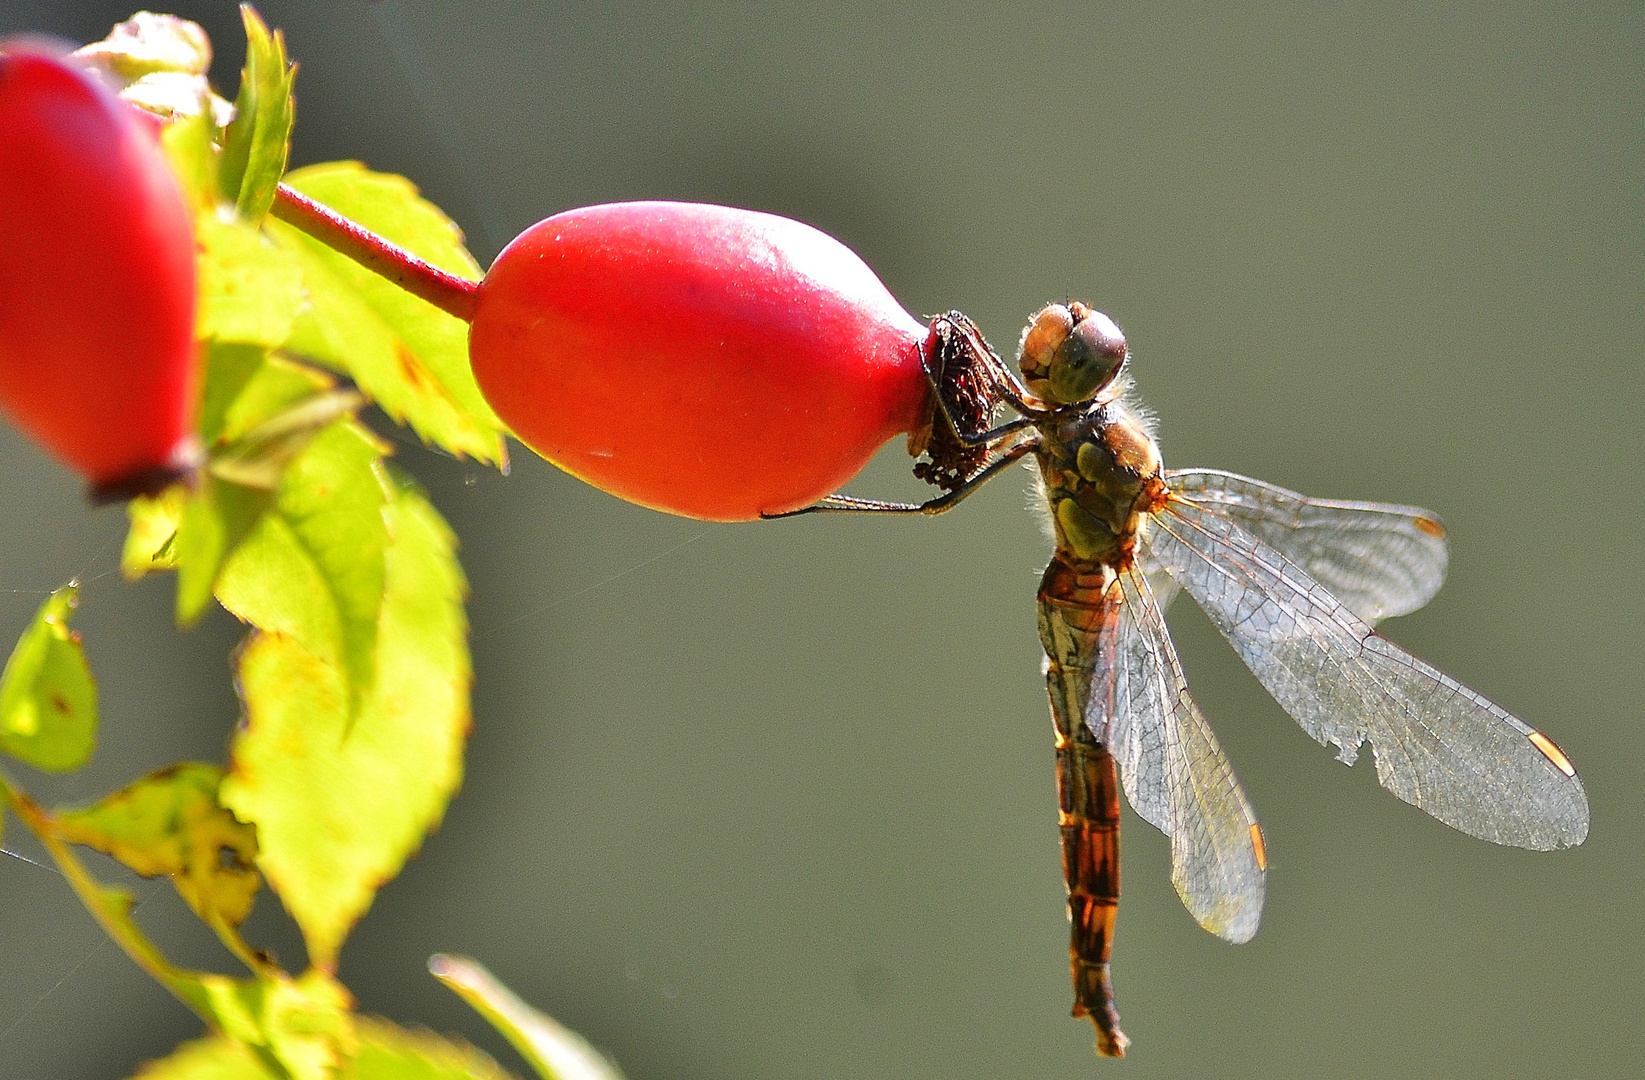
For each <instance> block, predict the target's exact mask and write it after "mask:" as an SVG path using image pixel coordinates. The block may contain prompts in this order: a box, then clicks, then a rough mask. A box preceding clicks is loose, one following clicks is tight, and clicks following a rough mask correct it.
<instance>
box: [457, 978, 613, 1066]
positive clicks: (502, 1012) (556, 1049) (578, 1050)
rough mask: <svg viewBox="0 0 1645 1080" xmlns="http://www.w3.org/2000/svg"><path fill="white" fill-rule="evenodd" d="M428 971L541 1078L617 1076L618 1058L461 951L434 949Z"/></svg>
mask: <svg viewBox="0 0 1645 1080" xmlns="http://www.w3.org/2000/svg"><path fill="white" fill-rule="evenodd" d="M428 970H429V971H430V972H431V973H432V974H433V975H434V977H435V978H436V979H439V980H440V981H441V982H443V983H445V985H446V986H447V987H448V988H449V989H451V991H452V992H454V993H455V994H456V995H457V996H458V997H460V998H462V999H463V1000H464V1001H466V1002H468V1003H469V1004H470V1005H471V1006H473V1007H474V1011H475V1012H477V1013H479V1014H480V1015H481V1016H483V1017H485V1018H486V1019H487V1020H488V1021H490V1022H491V1026H492V1027H494V1028H496V1029H497V1030H498V1031H500V1032H502V1034H503V1037H504V1038H506V1039H508V1041H509V1042H510V1043H512V1044H513V1045H514V1049H516V1050H518V1051H519V1052H520V1056H521V1057H523V1058H525V1059H526V1061H527V1062H529V1063H530V1065H531V1067H532V1068H533V1069H536V1070H537V1072H538V1074H539V1075H541V1076H542V1078H543V1080H622V1076H623V1074H622V1072H621V1071H620V1070H619V1069H618V1068H617V1063H616V1062H614V1061H612V1060H611V1059H610V1058H608V1057H606V1056H605V1055H604V1054H602V1053H600V1052H599V1051H598V1050H596V1049H594V1047H593V1046H591V1045H590V1044H589V1042H588V1040H587V1039H584V1038H583V1037H582V1036H581V1035H579V1034H577V1033H576V1032H575V1031H572V1030H571V1029H570V1028H568V1027H565V1026H564V1025H563V1024H561V1023H560V1022H559V1021H557V1020H555V1019H554V1018H553V1017H551V1016H548V1015H546V1014H544V1013H540V1012H538V1011H537V1010H536V1009H533V1008H532V1007H531V1006H530V1005H527V1004H526V1003H525V1002H524V1001H521V1000H520V999H519V997H518V996H516V995H515V993H514V991H512V990H510V989H509V988H508V987H506V986H504V985H503V984H502V983H500V982H498V981H497V978H496V976H494V975H492V974H491V972H489V971H487V970H486V969H485V968H484V967H482V966H481V965H480V964H479V963H477V962H475V961H473V960H470V959H469V958H468V957H466V956H446V955H443V954H436V955H434V956H431V957H429V958H428Z"/></svg>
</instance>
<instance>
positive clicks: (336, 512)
mask: <svg viewBox="0 0 1645 1080" xmlns="http://www.w3.org/2000/svg"><path fill="white" fill-rule="evenodd" d="M387 452H388V447H387V446H386V445H385V444H383V443H382V442H380V441H378V440H377V438H376V437H375V436H373V435H372V434H371V433H370V432H368V431H366V430H365V429H364V428H362V427H360V426H359V425H358V424H355V423H353V422H348V421H345V422H341V423H337V424H334V425H332V427H331V428H329V429H328V430H326V431H325V432H323V433H322V434H321V435H320V436H319V437H318V438H316V439H315V440H314V442H313V444H312V445H311V446H309V448H308V449H307V450H306V451H305V452H304V453H303V454H302V456H301V457H299V458H298V459H297V460H296V461H295V462H293V463H292V465H291V466H290V467H289V468H288V469H287V470H286V474H285V477H284V480H283V481H282V483H281V485H280V491H279V494H278V496H277V499H276V502H275V505H274V507H273V512H271V513H269V514H267V515H266V516H265V517H264V518H263V520H262V521H261V523H260V524H259V526H258V528H257V529H256V531H255V532H254V533H253V534H252V535H251V536H250V537H248V538H247V539H246V541H245V543H244V544H243V545H242V546H241V547H240V548H239V550H238V551H236V552H235V555H234V557H233V559H232V560H231V561H230V562H229V564H228V565H227V566H226V567H224V569H223V573H222V576H221V579H220V580H219V581H218V583H217V597H218V599H219V600H220V601H221V602H222V604H223V606H224V607H226V608H228V609H229V610H230V611H232V612H233V613H234V614H235V615H238V616H239V617H240V618H241V619H244V620H245V621H246V622H249V623H251V624H252V625H253V626H256V627H258V628H259V629H262V630H270V631H275V632H278V633H280V634H283V635H286V636H289V637H290V638H292V639H293V640H294V641H295V642H296V643H297V644H298V645H299V646H300V647H302V648H303V649H304V650H306V651H307V652H308V653H310V654H311V655H312V656H313V657H314V658H315V659H317V660H319V661H320V662H322V663H324V664H328V665H330V666H332V667H334V668H336V669H337V677H338V678H339V679H340V680H341V684H342V687H343V691H344V693H345V698H346V700H347V701H350V702H354V701H357V700H358V699H359V698H360V696H361V695H362V694H363V693H364V691H365V688H366V687H368V686H369V685H370V683H371V681H372V672H373V669H374V664H375V652H376V638H377V633H378V619H379V616H380V615H381V613H382V608H383V603H384V599H383V588H384V551H385V549H386V548H387V547H388V544H389V530H388V525H387V523H386V521H385V520H384V510H385V507H386V505H387V503H388V494H387V493H386V492H385V491H384V489H383V485H382V482H381V480H380V478H379V474H378V472H377V469H376V467H375V466H376V463H377V459H378V458H379V457H381V456H382V455H383V454H385V453H387Z"/></svg>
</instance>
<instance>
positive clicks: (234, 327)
mask: <svg viewBox="0 0 1645 1080" xmlns="http://www.w3.org/2000/svg"><path fill="white" fill-rule="evenodd" d="M195 242H196V243H197V244H198V245H199V249H200V259H199V272H200V314H199V320H198V323H197V325H196V328H195V334H196V336H198V337H202V338H209V339H212V340H215V341H238V342H245V343H248V344H255V345H264V346H267V347H269V348H275V347H277V346H279V345H280V344H281V343H283V342H284V341H285V340H286V337H287V335H289V334H290V333H291V329H292V323H293V321H294V320H295V319H296V318H297V313H298V311H299V310H300V309H301V308H302V306H303V270H302V267H301V266H300V265H299V263H298V261H297V260H296V259H294V258H292V256H291V254H290V253H289V252H287V251H285V250H284V249H283V248H281V247H279V246H277V245H275V244H272V243H270V242H269V240H268V239H267V238H266V237H265V236H263V234H262V233H260V232H258V231H257V230H256V229H254V228H251V227H250V226H248V225H244V224H241V223H239V222H232V221H222V220H220V219H219V218H218V217H217V216H216V214H214V213H211V212H210V211H206V212H203V213H201V214H199V215H198V216H197V217H196V218H195Z"/></svg>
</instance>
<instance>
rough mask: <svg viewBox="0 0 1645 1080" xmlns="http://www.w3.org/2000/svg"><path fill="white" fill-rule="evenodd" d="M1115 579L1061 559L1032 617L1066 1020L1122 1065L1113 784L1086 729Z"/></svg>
mask: <svg viewBox="0 0 1645 1080" xmlns="http://www.w3.org/2000/svg"><path fill="white" fill-rule="evenodd" d="M1113 580H1114V577H1113V572H1112V571H1111V570H1109V569H1108V568H1107V567H1104V566H1102V565H1101V564H1098V563H1087V562H1083V561H1079V560H1069V559H1066V558H1064V557H1062V554H1061V553H1059V554H1058V556H1057V557H1055V558H1053V559H1052V561H1051V565H1050V566H1049V567H1047V568H1046V571H1045V579H1044V581H1043V582H1042V584H1041V586H1040V596H1039V601H1040V603H1039V615H1040V639H1041V642H1042V643H1043V644H1044V646H1045V653H1046V657H1045V687H1046V691H1047V693H1048V694H1049V695H1050V698H1051V720H1052V724H1053V725H1054V727H1055V729H1056V749H1057V797H1058V813H1057V823H1058V825H1059V826H1060V828H1061V832H1062V869H1063V879H1064V881H1065V882H1066V883H1067V886H1068V917H1069V922H1070V924H1071V925H1070V928H1069V942H1068V959H1069V967H1070V971H1071V974H1072V975H1073V981H1074V1009H1073V1012H1074V1015H1075V1016H1088V1017H1090V1018H1091V1023H1092V1024H1093V1025H1094V1026H1095V1027H1096V1029H1097V1051H1098V1052H1099V1053H1102V1054H1105V1055H1108V1056H1110V1057H1124V1056H1125V1048H1126V1046H1127V1045H1129V1043H1130V1040H1129V1039H1127V1038H1126V1037H1125V1033H1124V1032H1123V1031H1121V1030H1120V1026H1119V1011H1118V1009H1117V1008H1116V1007H1115V1005H1114V984H1113V981H1112V979H1111V977H1110V975H1109V968H1108V957H1109V952H1110V949H1111V946H1112V943H1113V937H1114V918H1115V915H1116V914H1117V913H1118V911H1119V897H1120V863H1119V844H1120V803H1119V778H1118V773H1117V770H1116V768H1115V765H1114V758H1113V755H1112V754H1110V753H1109V752H1108V748H1107V747H1105V746H1103V745H1102V744H1100V743H1099V742H1098V741H1097V738H1096V736H1095V735H1093V734H1092V733H1091V731H1090V729H1089V728H1087V727H1086V724H1085V712H1086V703H1087V701H1088V700H1089V697H1090V691H1091V680H1092V677H1093V674H1094V672H1095V666H1096V649H1097V643H1098V641H1099V639H1100V637H1101V634H1102V630H1103V623H1104V621H1105V620H1106V619H1109V618H1113V617H1114V610H1115V609H1114V608H1113V607H1112V606H1111V605H1103V604H1102V603H1101V598H1102V596H1103V595H1104V593H1105V592H1106V591H1107V588H1108V586H1109V585H1111V584H1112V582H1113Z"/></svg>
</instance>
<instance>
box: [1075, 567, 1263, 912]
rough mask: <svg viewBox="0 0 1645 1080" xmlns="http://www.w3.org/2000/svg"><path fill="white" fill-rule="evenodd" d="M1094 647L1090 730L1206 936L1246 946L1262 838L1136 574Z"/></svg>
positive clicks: (1124, 579)
mask: <svg viewBox="0 0 1645 1080" xmlns="http://www.w3.org/2000/svg"><path fill="white" fill-rule="evenodd" d="M1120 587H1121V589H1122V593H1121V598H1120V612H1119V618H1117V619H1112V620H1109V622H1108V624H1107V628H1106V629H1105V631H1104V634H1103V638H1104V640H1103V641H1102V642H1101V644H1100V647H1099V649H1098V656H1097V667H1096V671H1095V677H1094V682H1093V688H1092V690H1093V692H1092V694H1091V697H1090V699H1089V700H1090V704H1089V710H1090V715H1088V716H1087V717H1086V723H1087V725H1088V726H1089V727H1090V728H1091V731H1092V733H1093V734H1095V735H1096V737H1097V739H1098V740H1099V741H1101V742H1104V743H1106V744H1107V745H1108V746H1109V748H1110V751H1111V752H1112V753H1113V755H1114V759H1115V761H1116V762H1117V764H1118V765H1119V772H1120V780H1121V782H1122V783H1123V784H1124V787H1125V795H1126V798H1127V799H1129V800H1130V802H1131V808H1132V809H1133V810H1135V811H1136V812H1137V814H1138V815H1139V816H1140V817H1142V818H1143V820H1145V821H1147V822H1148V823H1149V824H1151V825H1153V826H1154V827H1155V828H1157V829H1159V830H1160V831H1161V832H1163V833H1164V834H1165V835H1166V836H1169V837H1170V838H1171V883H1172V884H1173V885H1175V886H1176V888H1177V895H1178V896H1180V897H1182V902H1183V905H1184V906H1185V907H1187V908H1188V911H1189V913H1190V914H1192V915H1193V916H1194V918H1195V919H1197V920H1198V921H1199V924H1200V925H1201V926H1203V927H1205V929H1207V930H1209V931H1211V932H1212V933H1213V934H1216V935H1218V936H1219V937H1223V938H1226V939H1227V940H1229V941H1233V942H1242V941H1249V940H1250V938H1251V935H1252V934H1254V933H1256V931H1257V923H1258V921H1259V920H1260V919H1261V917H1262V897H1263V868H1264V854H1263V851H1262V834H1261V832H1260V831H1259V830H1258V828H1257V818H1256V814H1255V813H1254V812H1253V811H1252V809H1251V804H1250V802H1249V801H1247V800H1246V798H1245V792H1243V791H1242V790H1240V786H1239V781H1238V780H1237V779H1235V777H1234V770H1233V767H1232V766H1231V765H1229V764H1228V758H1227V757H1226V756H1224V754H1223V752H1222V748H1221V747H1220V746H1218V745H1217V739H1216V736H1215V735H1213V734H1212V733H1211V728H1210V725H1208V724H1207V723H1206V722H1205V717H1204V716H1203V715H1201V713H1200V711H1199V707H1198V706H1197V705H1195V704H1194V699H1193V698H1192V697H1191V696H1189V693H1188V682H1187V680H1186V679H1184V678H1183V674H1182V667H1181V665H1180V664H1179V663H1178V662H1177V653H1176V649H1175V648H1174V647H1173V646H1172V644H1171V638H1170V637H1169V635H1168V634H1167V633H1166V629H1165V618H1164V616H1163V615H1162V613H1161V612H1160V609H1159V604H1158V603H1157V602H1156V601H1155V599H1154V596H1153V593H1152V592H1151V591H1150V589H1149V587H1148V580H1147V578H1146V577H1145V576H1144V575H1143V574H1142V573H1141V572H1139V571H1137V570H1134V569H1133V570H1127V571H1125V572H1123V573H1121V575H1120Z"/></svg>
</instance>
